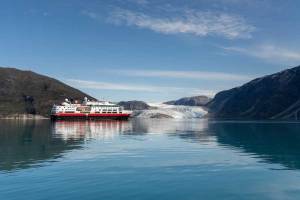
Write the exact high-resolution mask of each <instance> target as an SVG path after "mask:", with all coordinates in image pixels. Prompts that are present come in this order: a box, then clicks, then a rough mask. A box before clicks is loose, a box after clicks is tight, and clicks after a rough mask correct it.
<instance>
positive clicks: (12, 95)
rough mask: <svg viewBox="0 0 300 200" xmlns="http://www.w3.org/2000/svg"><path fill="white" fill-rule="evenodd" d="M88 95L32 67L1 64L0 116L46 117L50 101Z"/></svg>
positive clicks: (50, 104) (52, 102) (79, 97)
mask: <svg viewBox="0 0 300 200" xmlns="http://www.w3.org/2000/svg"><path fill="white" fill-rule="evenodd" d="M85 96H86V97H88V98H90V99H94V98H92V97H91V96H89V95H87V94H85V93H83V92H81V91H79V90H77V89H75V88H72V87H70V86H68V85H66V84H64V83H62V82H60V81H58V80H55V79H53V78H50V77H47V76H43V75H39V74H37V73H34V72H31V71H22V70H19V69H15V68H2V67H0V117H7V116H18V115H23V114H32V115H42V116H45V117H48V116H49V115H50V110H51V107H52V105H53V104H55V103H56V104H57V103H61V102H62V101H63V100H64V99H65V98H69V99H78V100H81V99H83V98H84V97H85Z"/></svg>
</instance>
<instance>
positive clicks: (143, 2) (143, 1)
mask: <svg viewBox="0 0 300 200" xmlns="http://www.w3.org/2000/svg"><path fill="white" fill-rule="evenodd" d="M128 1H129V2H131V3H135V4H138V5H146V4H149V2H148V1H147V0H128Z"/></svg>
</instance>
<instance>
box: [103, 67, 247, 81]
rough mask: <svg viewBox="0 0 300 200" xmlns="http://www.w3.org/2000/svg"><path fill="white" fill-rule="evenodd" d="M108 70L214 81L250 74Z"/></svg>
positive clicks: (134, 74)
mask: <svg viewBox="0 0 300 200" xmlns="http://www.w3.org/2000/svg"><path fill="white" fill-rule="evenodd" d="M104 71H106V72H111V73H117V74H122V75H126V76H137V77H166V78H183V79H198V80H212V81H247V80H250V79H252V77H250V76H246V75H240V74H231V73H221V72H206V71H171V70H104Z"/></svg>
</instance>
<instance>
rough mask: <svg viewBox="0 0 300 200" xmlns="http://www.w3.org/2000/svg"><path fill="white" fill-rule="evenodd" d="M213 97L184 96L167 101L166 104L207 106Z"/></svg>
mask: <svg viewBox="0 0 300 200" xmlns="http://www.w3.org/2000/svg"><path fill="white" fill-rule="evenodd" d="M210 100H211V98H209V97H207V96H193V97H184V98H181V99H178V100H174V101H167V102H165V103H164V104H169V105H184V106H205V105H206V104H207V103H208V102H209V101H210Z"/></svg>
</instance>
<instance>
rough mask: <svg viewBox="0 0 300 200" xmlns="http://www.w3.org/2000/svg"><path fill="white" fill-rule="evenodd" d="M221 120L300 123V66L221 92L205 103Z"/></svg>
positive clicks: (211, 112)
mask: <svg viewBox="0 0 300 200" xmlns="http://www.w3.org/2000/svg"><path fill="white" fill-rule="evenodd" d="M208 107H209V109H210V115H211V116H213V117H215V118H223V119H283V120H295V119H296V120H299V119H300V66H298V67H294V68H291V69H287V70H284V71H281V72H279V73H276V74H272V75H268V76H264V77H261V78H257V79H254V80H252V81H250V82H248V83H246V84H245V85H243V86H241V87H236V88H233V89H230V90H226V91H222V92H220V93H218V94H216V96H215V97H214V99H213V100H212V101H211V102H209V103H208Z"/></svg>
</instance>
